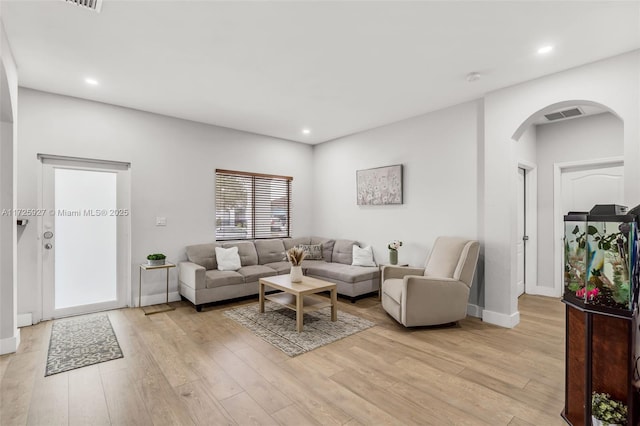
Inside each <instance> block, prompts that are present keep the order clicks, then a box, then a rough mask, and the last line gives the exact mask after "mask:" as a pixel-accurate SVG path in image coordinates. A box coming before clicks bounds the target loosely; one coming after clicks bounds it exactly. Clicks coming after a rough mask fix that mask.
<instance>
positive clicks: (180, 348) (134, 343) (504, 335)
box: [0, 296, 564, 426]
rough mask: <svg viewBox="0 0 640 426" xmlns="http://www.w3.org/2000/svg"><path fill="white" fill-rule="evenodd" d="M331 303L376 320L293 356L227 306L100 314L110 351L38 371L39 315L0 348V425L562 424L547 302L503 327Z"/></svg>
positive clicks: (557, 333) (560, 323) (44, 333)
mask: <svg viewBox="0 0 640 426" xmlns="http://www.w3.org/2000/svg"><path fill="white" fill-rule="evenodd" d="M242 303H256V300H250V301H245V302H242ZM339 303H340V304H339V309H340V310H342V311H346V312H350V313H353V314H356V315H360V316H362V317H365V318H367V319H369V320H372V321H374V322H375V323H376V324H377V325H376V326H375V327H372V328H370V329H368V330H366V331H363V332H361V333H358V334H356V335H353V336H350V337H347V338H345V339H343V340H340V341H338V342H335V343H333V344H330V345H327V346H324V347H322V348H319V349H316V350H314V351H312V352H309V353H306V354H303V355H300V356H298V357H296V358H289V357H288V356H286V355H284V354H283V353H282V352H280V351H279V350H277V349H275V348H273V347H272V346H271V345H269V344H267V343H265V342H263V341H262V340H261V339H260V338H258V337H256V336H254V335H253V334H252V333H251V332H250V331H248V330H246V329H245V328H243V327H242V326H240V325H238V324H237V323H235V322H234V321H232V320H230V319H227V318H226V317H224V316H223V315H222V311H223V310H225V309H228V308H229V307H231V306H232V305H225V306H218V307H212V308H205V310H204V311H203V312H202V313H196V311H195V309H193V307H191V306H190V305H188V304H186V303H183V302H180V303H176V304H175V305H176V306H178V309H176V310H175V311H173V312H169V313H162V314H157V315H152V316H147V317H145V316H144V315H143V312H142V311H141V310H140V309H121V310H117V311H110V312H109V317H110V319H111V322H112V324H113V328H114V330H115V332H116V335H117V336H118V340H119V342H120V345H121V347H122V350H123V352H124V355H125V356H124V358H122V359H119V360H114V361H109V362H105V363H102V364H98V365H94V366H90V367H85V368H81V369H77V370H73V371H70V372H66V373H61V374H57V375H54V376H50V377H46V378H45V377H44V368H45V360H46V355H47V348H48V343H49V336H50V333H51V321H47V322H42V323H40V324H38V325H35V326H32V327H26V328H22V329H21V335H22V344H21V345H20V349H19V352H18V353H16V354H12V355H5V356H2V357H0V377H1V382H0V393H1V395H0V396H1V405H0V413H1V414H0V424H2V425H22V424H33V425H44V424H55V425H67V424H69V425H89V424H91V425H102V424H105V425H106V424H114V425H125V424H135V425H151V424H158V425H161V424H163V425H164V424H166V425H192V424H203V425H204V424H207V425H219V424H239V425H253V424H282V425H296V426H298V425H325V424H344V425H377V424H394V425H400V424H421V425H426V424H438V425H444V424H460V425H462V424H464V425H562V424H564V422H563V421H562V420H561V418H560V411H561V410H562V407H563V400H564V391H563V387H564V305H563V304H562V303H561V302H560V301H558V300H555V299H549V298H543V297H535V296H523V297H522V298H521V299H520V312H521V323H520V324H519V325H518V326H517V327H516V328H515V329H512V330H508V329H503V328H499V327H495V326H491V325H488V324H484V323H483V322H482V321H480V320H479V319H475V318H469V319H467V320H465V321H461V322H460V324H459V325H458V326H455V327H450V328H440V329H425V328H423V329H405V328H403V327H402V326H400V325H398V324H397V323H395V322H394V321H393V320H392V319H391V318H390V317H388V316H387V315H386V313H385V312H384V311H383V310H382V308H381V306H380V304H379V302H378V301H377V299H376V298H373V297H372V298H368V299H363V300H360V301H358V302H357V303H356V304H351V303H348V302H343V301H341V302H339Z"/></svg>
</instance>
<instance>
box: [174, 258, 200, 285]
mask: <svg viewBox="0 0 640 426" xmlns="http://www.w3.org/2000/svg"><path fill="white" fill-rule="evenodd" d="M178 266H179V268H178V269H179V272H178V280H179V281H180V282H182V283H184V284H185V285H188V286H189V287H191V288H193V289H195V290H201V289H203V288H205V280H204V276H205V273H206V271H207V270H206V269H205V268H204V266H200V265H198V264H196V263H193V262H180V263H179V265H178Z"/></svg>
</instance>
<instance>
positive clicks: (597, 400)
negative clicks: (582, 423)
mask: <svg viewBox="0 0 640 426" xmlns="http://www.w3.org/2000/svg"><path fill="white" fill-rule="evenodd" d="M591 415H592V416H593V417H594V418H595V419H597V420H600V421H601V422H602V424H603V425H626V424H627V406H626V405H624V404H623V403H622V402H619V401H616V400H614V399H611V395H609V394H608V393H598V392H593V394H592V396H591Z"/></svg>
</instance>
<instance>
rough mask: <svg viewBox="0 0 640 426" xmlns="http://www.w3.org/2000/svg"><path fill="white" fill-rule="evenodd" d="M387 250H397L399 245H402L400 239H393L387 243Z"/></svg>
mask: <svg viewBox="0 0 640 426" xmlns="http://www.w3.org/2000/svg"><path fill="white" fill-rule="evenodd" d="M388 247H389V250H398V249H399V248H400V247H402V241H398V240H393V241H391V242H390V243H389V246H388Z"/></svg>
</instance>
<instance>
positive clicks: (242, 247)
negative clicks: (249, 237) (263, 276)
mask: <svg viewBox="0 0 640 426" xmlns="http://www.w3.org/2000/svg"><path fill="white" fill-rule="evenodd" d="M222 247H224V248H230V247H238V254H239V255H240V263H241V264H242V266H251V265H257V264H258V252H256V246H255V245H254V244H253V241H237V242H234V243H224V244H223V245H222Z"/></svg>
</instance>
